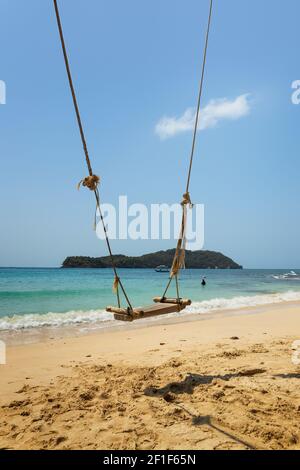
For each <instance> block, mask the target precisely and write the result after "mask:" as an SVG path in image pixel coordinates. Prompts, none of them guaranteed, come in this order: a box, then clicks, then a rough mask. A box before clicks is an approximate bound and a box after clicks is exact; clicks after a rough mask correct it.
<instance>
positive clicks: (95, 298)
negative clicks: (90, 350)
mask: <svg viewBox="0 0 300 470" xmlns="http://www.w3.org/2000/svg"><path fill="white" fill-rule="evenodd" d="M287 271H289V270H277V271H276V270H188V269H187V270H185V271H183V272H182V274H181V279H180V285H181V295H182V297H189V298H191V299H192V300H193V304H192V306H191V307H189V308H188V309H187V310H186V311H185V312H187V313H191V312H195V313H199V314H201V313H209V312H211V311H217V310H223V309H231V308H240V307H246V306H255V305H264V304H268V303H273V302H284V301H290V300H300V280H299V279H298V280H297V279H295V280H278V279H274V278H273V275H280V274H283V273H285V272H287ZM119 274H120V276H121V277H122V279H123V283H124V284H125V286H126V289H127V290H128V294H129V296H130V299H131V300H132V303H133V304H134V305H135V306H140V305H148V304H151V301H152V297H153V296H157V295H161V294H162V293H163V289H164V286H165V284H166V282H167V279H168V274H167V273H156V272H155V271H154V270H150V269H121V270H120V271H119ZM203 276H206V280H207V285H206V287H204V288H203V287H202V286H201V285H200V281H201V279H202V277H203ZM112 280H113V275H112V271H111V270H109V269H104V270H101V269H99V270H98V269H59V268H57V269H55V268H53V269H51V268H34V269H29V268H3V269H0V330H7V329H9V330H12V329H21V328H32V327H40V326H44V325H49V326H60V325H64V324H74V323H78V324H80V323H94V324H95V323H98V322H99V324H100V323H101V324H102V326H103V325H104V324H103V322H105V323H109V324H111V323H110V322H111V321H112V316H111V315H110V314H108V313H106V312H105V307H106V305H112V304H116V301H115V296H114V294H113V293H112ZM170 294H172V295H175V291H174V288H173V290H171V291H170Z"/></svg>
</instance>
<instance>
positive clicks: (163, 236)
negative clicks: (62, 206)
mask: <svg viewBox="0 0 300 470" xmlns="http://www.w3.org/2000/svg"><path fill="white" fill-rule="evenodd" d="M101 211H102V215H103V219H104V223H105V227H106V230H107V235H108V237H109V238H110V239H111V240H128V239H130V240H174V241H175V240H177V239H178V234H179V230H180V227H181V221H182V206H181V204H172V205H170V204H166V203H162V204H151V205H150V206H146V205H145V204H140V203H135V204H131V205H128V199H127V196H119V201H118V208H116V207H115V206H113V205H112V204H101ZM97 215H99V214H97ZM96 233H97V237H98V238H100V239H101V240H103V239H104V238H105V234H104V230H103V226H102V223H101V221H100V220H99V221H98V223H97V225H96ZM185 238H186V242H187V246H186V248H187V249H190V250H201V249H202V248H203V245H204V205H203V204H195V205H193V208H192V207H187V208H186V231H185Z"/></svg>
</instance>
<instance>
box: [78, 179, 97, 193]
mask: <svg viewBox="0 0 300 470" xmlns="http://www.w3.org/2000/svg"><path fill="white" fill-rule="evenodd" d="M99 183H100V177H99V176H97V175H90V176H86V177H85V178H84V179H82V180H81V181H79V183H78V185H77V189H80V186H85V187H87V188H89V189H90V190H91V191H96V189H97V187H98V184H99Z"/></svg>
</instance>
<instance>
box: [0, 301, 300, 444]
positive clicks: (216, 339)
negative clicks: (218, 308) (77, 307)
mask: <svg viewBox="0 0 300 470" xmlns="http://www.w3.org/2000/svg"><path fill="white" fill-rule="evenodd" d="M73 336H74V337H73ZM73 336H70V335H68V336H64V337H61V338H54V339H50V338H49V337H48V338H44V339H43V341H42V342H41V341H39V342H35V343H29V344H17V345H14V344H11V345H8V348H7V364H6V365H2V366H0V387H1V401H0V406H1V408H0V421H1V429H0V447H1V448H4V449H300V430H299V419H300V389H299V383H300V382H299V380H300V365H297V364H295V363H294V362H295V361H294V362H293V361H292V354H293V350H292V345H293V342H294V341H295V340H299V339H300V305H298V304H295V303H290V304H284V305H273V306H268V307H264V308H260V309H256V310H255V309H252V310H251V309H248V310H244V311H239V312H231V313H229V314H226V315H222V314H218V315H216V316H211V317H208V316H207V317H205V318H200V317H199V316H198V317H197V316H194V317H193V318H191V319H190V321H186V319H185V321H184V322H181V321H180V320H177V321H176V322H172V321H164V322H161V323H160V324H153V323H152V324H149V325H142V326H130V325H128V326H126V328H123V329H119V330H118V329H116V330H106V331H98V332H94V333H91V334H89V335H85V336H80V337H75V335H73Z"/></svg>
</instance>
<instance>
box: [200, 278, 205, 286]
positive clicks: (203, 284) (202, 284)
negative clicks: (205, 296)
mask: <svg viewBox="0 0 300 470" xmlns="http://www.w3.org/2000/svg"><path fill="white" fill-rule="evenodd" d="M205 279H206V278H205V277H203V278H202V281H201V286H203V287H204V286H206V280H205Z"/></svg>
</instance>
